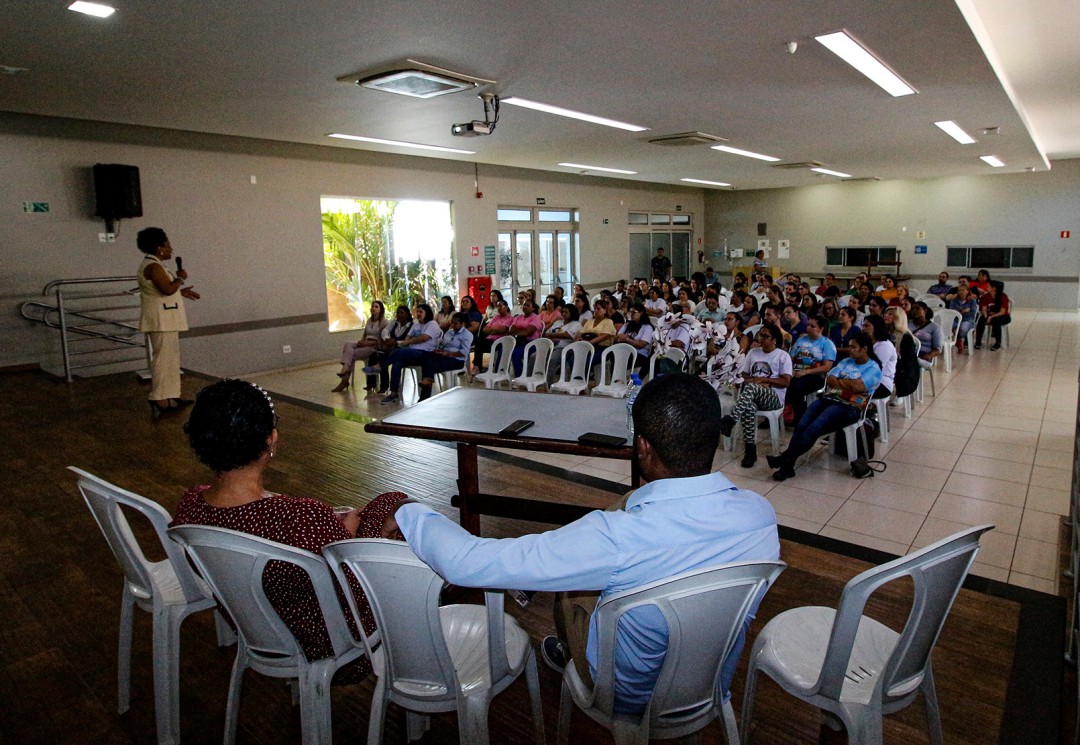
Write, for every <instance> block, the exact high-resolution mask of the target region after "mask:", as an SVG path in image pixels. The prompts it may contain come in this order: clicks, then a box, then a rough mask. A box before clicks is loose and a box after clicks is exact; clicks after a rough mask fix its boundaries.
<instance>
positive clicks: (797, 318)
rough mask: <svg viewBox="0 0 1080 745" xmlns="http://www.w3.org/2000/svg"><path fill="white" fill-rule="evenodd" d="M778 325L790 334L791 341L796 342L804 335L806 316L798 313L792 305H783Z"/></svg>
mask: <svg viewBox="0 0 1080 745" xmlns="http://www.w3.org/2000/svg"><path fill="white" fill-rule="evenodd" d="M780 323H781V324H782V326H783V328H784V330H785V331H787V332H788V333H789V334H791V338H792V339H793V340H797V339H798V338H799V337H800V336H802V335H803V334H805V333H806V316H804V315H803V314H802V313H800V312H799V309H798V308H797V307H796V306H794V305H785V306H784V313H783V315H782V316H781V317H780Z"/></svg>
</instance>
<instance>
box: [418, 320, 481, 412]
mask: <svg viewBox="0 0 1080 745" xmlns="http://www.w3.org/2000/svg"><path fill="white" fill-rule="evenodd" d="M468 323H469V315H468V314H467V313H461V312H458V313H455V314H454V315H453V316H452V317H451V319H450V328H448V329H447V330H446V331H445V332H443V335H442V336H441V337H439V342H438V344H437V345H436V347H435V349H433V350H432V351H430V352H424V356H423V357H422V358H421V359H420V371H421V380H420V400H421V401H424V400H426V399H429V398H431V385H432V383H433V382H434V381H435V376H436V375H438V374H439V373H441V372H447V371H449V370H460V369H461V368H463V367H465V360H467V359H468V358H469V349H470V348H471V347H472V342H473V335H472V332H470V331H469V329H468Z"/></svg>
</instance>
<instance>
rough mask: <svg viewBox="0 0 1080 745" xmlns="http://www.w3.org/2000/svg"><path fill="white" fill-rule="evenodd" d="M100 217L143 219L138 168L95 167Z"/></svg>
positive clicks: (111, 165)
mask: <svg viewBox="0 0 1080 745" xmlns="http://www.w3.org/2000/svg"><path fill="white" fill-rule="evenodd" d="M94 191H95V192H96V193H97V212H96V213H95V214H96V215H97V216H98V217H104V218H105V219H107V220H112V219H117V218H126V217H142V190H141V189H140V188H139V169H138V167H137V166H122V165H117V164H115V163H110V164H105V163H98V164H97V165H95V166H94Z"/></svg>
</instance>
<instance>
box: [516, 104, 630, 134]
mask: <svg viewBox="0 0 1080 745" xmlns="http://www.w3.org/2000/svg"><path fill="white" fill-rule="evenodd" d="M500 102H501V103H505V104H509V105H510V106H520V107H522V108H525V109H532V110H534V111H543V112H544V113H547V114H555V115H556V116H565V117H568V118H570V119H578V120H580V121H583V122H592V123H593V124H603V125H604V126H605V127H615V128H616V129H625V130H626V131H627V132H644V131H645V130H647V129H648V127H641V126H638V125H637V124H627V123H626V122H620V121H616V120H614V119H605V118H604V117H602V116H594V115H592V114H585V113H582V112H580V111H574V110H572V109H564V108H562V107H560V106H552V105H550V104H546V103H539V102H537V101H530V100H529V99H527V98H518V97H517V96H510V97H509V98H503V99H500Z"/></svg>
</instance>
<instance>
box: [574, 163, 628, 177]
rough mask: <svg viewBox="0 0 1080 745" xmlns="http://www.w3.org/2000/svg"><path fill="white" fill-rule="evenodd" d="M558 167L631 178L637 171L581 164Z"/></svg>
mask: <svg viewBox="0 0 1080 745" xmlns="http://www.w3.org/2000/svg"><path fill="white" fill-rule="evenodd" d="M559 165H560V166H565V167H566V168H580V169H581V170H583V171H603V172H604V173H625V174H626V175H627V176H633V175H634V174H636V173H637V171H624V170H623V169H621V168H604V167H603V166H586V165H582V164H581V163H560V164H559Z"/></svg>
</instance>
